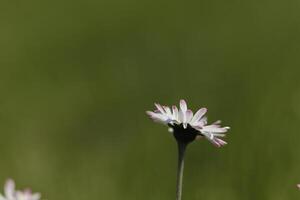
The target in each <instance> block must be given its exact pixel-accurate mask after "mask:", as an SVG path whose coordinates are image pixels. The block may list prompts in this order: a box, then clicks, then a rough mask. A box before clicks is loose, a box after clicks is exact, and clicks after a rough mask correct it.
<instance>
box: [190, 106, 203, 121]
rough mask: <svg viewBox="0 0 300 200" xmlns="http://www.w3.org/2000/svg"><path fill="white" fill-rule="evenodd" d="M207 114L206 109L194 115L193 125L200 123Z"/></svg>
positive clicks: (201, 109)
mask: <svg viewBox="0 0 300 200" xmlns="http://www.w3.org/2000/svg"><path fill="white" fill-rule="evenodd" d="M206 112H207V109H206V108H200V109H199V110H198V111H197V112H196V113H195V115H194V117H193V119H192V121H191V123H195V122H197V121H199V120H200V119H201V117H203V115H205V113H206Z"/></svg>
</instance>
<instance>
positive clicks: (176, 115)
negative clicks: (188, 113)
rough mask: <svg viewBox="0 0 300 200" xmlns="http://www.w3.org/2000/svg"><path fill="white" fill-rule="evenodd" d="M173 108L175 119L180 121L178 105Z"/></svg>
mask: <svg viewBox="0 0 300 200" xmlns="http://www.w3.org/2000/svg"><path fill="white" fill-rule="evenodd" d="M172 110H173V119H174V120H176V121H177V122H178V121H179V120H178V108H177V107H176V106H172Z"/></svg>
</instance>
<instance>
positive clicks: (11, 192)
mask: <svg viewBox="0 0 300 200" xmlns="http://www.w3.org/2000/svg"><path fill="white" fill-rule="evenodd" d="M0 200H40V194H39V193H34V194H33V193H31V191H30V190H28V189H27V190H24V191H18V190H16V189H15V182H14V181H13V180H12V179H9V180H7V181H6V183H5V186H4V196H2V195H1V194H0Z"/></svg>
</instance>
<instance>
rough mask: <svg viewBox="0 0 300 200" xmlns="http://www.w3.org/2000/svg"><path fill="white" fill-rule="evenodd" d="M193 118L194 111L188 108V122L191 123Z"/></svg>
mask: <svg viewBox="0 0 300 200" xmlns="http://www.w3.org/2000/svg"><path fill="white" fill-rule="evenodd" d="M192 119H193V111H191V110H187V111H186V123H189V122H190V121H191V120H192Z"/></svg>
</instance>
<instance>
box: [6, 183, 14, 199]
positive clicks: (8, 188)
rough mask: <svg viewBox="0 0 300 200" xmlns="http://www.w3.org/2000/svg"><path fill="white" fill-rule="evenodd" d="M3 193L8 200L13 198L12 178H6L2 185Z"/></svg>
mask: <svg viewBox="0 0 300 200" xmlns="http://www.w3.org/2000/svg"><path fill="white" fill-rule="evenodd" d="M4 194H5V196H6V198H7V199H8V200H10V199H12V200H13V199H14V198H15V197H14V196H15V182H14V181H13V180H12V179H8V180H7V181H6V183H5V186H4Z"/></svg>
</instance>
